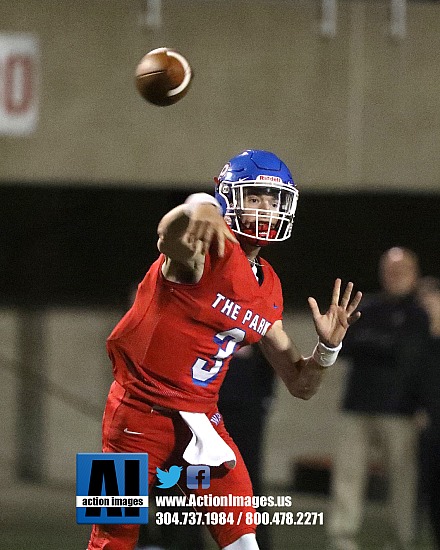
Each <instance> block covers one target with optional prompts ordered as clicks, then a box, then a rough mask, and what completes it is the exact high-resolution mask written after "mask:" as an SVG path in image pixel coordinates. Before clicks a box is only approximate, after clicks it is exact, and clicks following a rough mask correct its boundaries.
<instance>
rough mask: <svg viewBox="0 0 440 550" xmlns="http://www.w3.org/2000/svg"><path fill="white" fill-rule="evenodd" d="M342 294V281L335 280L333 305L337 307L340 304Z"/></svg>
mask: <svg viewBox="0 0 440 550" xmlns="http://www.w3.org/2000/svg"><path fill="white" fill-rule="evenodd" d="M340 292H341V279H339V277H338V278H337V279H336V280H335V284H334V286H333V294H332V305H335V306H337V305H338V304H339V294H340Z"/></svg>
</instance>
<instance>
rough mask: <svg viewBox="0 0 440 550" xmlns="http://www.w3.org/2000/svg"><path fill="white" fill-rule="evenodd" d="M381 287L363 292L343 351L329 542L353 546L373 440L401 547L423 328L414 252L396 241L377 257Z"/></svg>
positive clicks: (410, 505) (408, 544)
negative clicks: (366, 294)
mask: <svg viewBox="0 0 440 550" xmlns="http://www.w3.org/2000/svg"><path fill="white" fill-rule="evenodd" d="M379 279H380V284H381V287H382V291H381V292H380V293H378V294H376V295H372V296H370V297H367V299H366V300H365V302H364V303H363V305H362V308H361V310H362V316H361V319H360V321H359V323H358V325H357V326H356V327H354V330H353V331H352V332H351V334H350V335H349V338H347V339H346V341H345V342H344V346H343V350H342V353H343V355H344V356H345V358H346V359H347V360H348V363H349V371H348V379H347V381H346V387H345V394H344V395H343V402H342V410H343V415H342V418H341V424H340V440H339V442H338V447H337V449H338V450H337V452H336V455H335V457H334V466H333V471H332V485H331V499H332V500H331V508H330V517H329V521H328V524H327V528H328V532H329V535H330V539H331V546H332V547H333V548H337V549H341V550H342V549H347V550H348V549H350V550H351V549H353V550H355V549H357V548H359V545H358V542H357V535H358V534H359V531H360V527H361V521H362V513H363V503H364V500H365V498H366V494H365V493H366V487H367V481H368V473H369V471H368V468H369V459H370V451H371V450H372V448H373V444H375V445H376V446H377V447H378V448H379V449H380V451H381V456H382V457H383V459H384V462H385V464H384V466H385V472H386V473H387V476H388V490H389V492H388V500H389V507H390V512H391V514H390V519H391V524H392V527H393V530H394V532H395V541H394V542H393V543H396V544H397V547H399V548H412V543H413V540H414V536H415V512H416V496H417V460H416V456H417V430H416V425H415V421H414V418H413V416H414V413H415V411H416V410H417V408H418V406H419V403H420V395H418V394H419V392H420V382H421V380H422V377H423V372H424V369H425V360H424V354H425V349H426V344H427V339H428V334H429V326H428V319H427V315H426V313H425V311H424V310H423V309H422V308H421V307H420V305H419V304H418V303H417V300H416V297H415V291H416V288H417V284H418V281H419V262H418V258H417V256H416V254H415V253H414V252H412V251H411V250H408V249H405V248H399V247H394V248H391V249H389V250H387V251H386V252H384V254H383V255H382V256H381V258H380V263H379Z"/></svg>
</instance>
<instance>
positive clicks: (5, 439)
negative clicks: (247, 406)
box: [0, 309, 343, 485]
mask: <svg viewBox="0 0 440 550" xmlns="http://www.w3.org/2000/svg"><path fill="white" fill-rule="evenodd" d="M119 317H120V314H119V312H114V311H113V312H112V311H90V310H80V309H73V310H72V309H70V310H67V309H64V310H61V309H60V310H57V309H53V310H48V311H47V312H45V313H43V314H42V318H41V322H42V326H43V331H44V333H45V342H44V348H45V350H46V372H45V373H42V374H43V377H44V379H45V380H47V382H45V383H43V382H42V383H41V391H43V392H44V395H45V401H44V405H43V409H44V419H45V420H44V426H43V440H44V445H43V447H44V449H43V453H44V456H43V464H44V476H45V477H46V478H47V479H48V480H49V481H51V482H54V483H56V484H74V483H75V458H76V454H77V453H83V452H99V451H100V449H101V414H102V412H103V408H104V403H105V397H106V395H107V391H108V388H109V385H110V383H111V380H112V377H111V365H110V361H109V360H108V358H107V355H106V351H105V338H106V337H107V335H108V334H109V332H110V331H111V329H112V327H113V325H114V324H115V323H116V322H117V320H118V319H119ZM285 322H286V327H287V330H288V331H289V332H290V334H292V336H293V337H294V339H295V341H296V342H297V343H298V345H299V347H300V349H301V350H303V351H304V353H308V352H310V351H311V350H312V349H313V346H314V345H315V340H316V338H315V336H314V329H313V325H312V323H311V318H310V317H309V316H308V315H305V314H295V315H287V317H286V321H285ZM17 324H18V323H17V314H16V312H14V311H11V310H1V311H0V336H1V338H0V366H1V368H0V385H1V387H2V396H3V397H2V399H1V400H0V413H1V418H2V422H1V423H0V441H1V442H2V446H1V456H0V459H1V462H2V468H0V472H1V476H2V478H0V481H2V480H3V481H5V482H6V481H7V480H8V479H13V478H14V475H15V474H14V464H15V461H16V459H17V457H16V448H17V437H18V433H17V426H16V418H17V412H18V411H17V399H16V396H17V389H18V383H19V380H18V368H17V364H16V361H17V356H18V347H17V346H18V341H17ZM342 376H343V370H341V369H340V368H338V367H336V368H334V369H330V370H329V372H328V376H327V377H326V380H325V382H324V384H323V386H322V388H321V391H320V392H319V394H317V395H316V396H315V397H314V398H313V399H312V400H310V401H307V402H306V401H301V400H298V399H294V398H293V397H291V396H290V395H289V394H288V392H287V391H286V390H284V386H282V383H279V384H278V391H277V397H276V399H275V400H274V403H273V408H272V411H271V415H270V422H269V428H268V433H267V444H266V467H265V477H266V480H267V481H268V482H269V483H276V484H279V485H283V484H287V483H289V482H290V475H291V468H292V464H293V462H294V460H295V459H296V458H297V457H298V456H302V455H304V454H319V455H322V454H324V455H325V454H331V453H332V452H333V450H334V448H335V445H336V439H337V437H336V436H337V415H338V412H337V396H338V394H339V392H340V387H341V382H342Z"/></svg>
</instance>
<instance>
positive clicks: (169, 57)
mask: <svg viewBox="0 0 440 550" xmlns="http://www.w3.org/2000/svg"><path fill="white" fill-rule="evenodd" d="M192 77H193V71H192V69H191V66H190V64H189V63H188V61H187V60H186V59H185V57H184V56H183V55H182V54H181V53H179V52H178V51H176V50H173V49H171V48H156V49H155V50H152V51H151V52H148V53H147V54H146V55H144V57H143V58H142V59H141V61H140V62H139V64H138V66H137V67H136V87H137V90H138V92H139V93H140V94H141V96H142V97H143V98H144V99H146V100H147V101H149V102H150V103H153V104H154V105H159V106H160V107H166V106H168V105H173V104H174V103H177V102H178V101H179V100H181V99H182V98H183V97H184V96H185V95H186V94H187V92H188V89H189V85H190V84H191V80H192Z"/></svg>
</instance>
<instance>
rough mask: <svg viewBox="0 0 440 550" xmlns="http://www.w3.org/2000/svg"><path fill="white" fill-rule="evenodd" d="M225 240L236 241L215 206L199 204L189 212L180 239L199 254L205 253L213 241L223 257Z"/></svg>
mask: <svg viewBox="0 0 440 550" xmlns="http://www.w3.org/2000/svg"><path fill="white" fill-rule="evenodd" d="M225 240H228V241H231V242H233V243H238V241H237V239H236V238H235V237H234V235H233V234H232V233H231V231H230V230H229V227H228V226H227V225H226V223H225V221H224V219H223V217H222V216H221V215H220V214H219V212H218V210H217V208H216V207H215V206H213V205H212V204H199V205H198V206H197V207H196V208H195V209H194V211H193V212H192V213H191V216H190V220H189V223H188V227H187V229H186V232H185V234H184V235H183V237H182V241H183V242H184V243H185V244H187V246H189V247H190V248H191V250H193V251H194V252H196V253H200V254H206V253H207V252H208V250H209V248H210V246H211V244H212V243H213V242H215V243H216V245H217V253H218V255H219V256H220V257H223V255H224V253H225Z"/></svg>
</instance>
